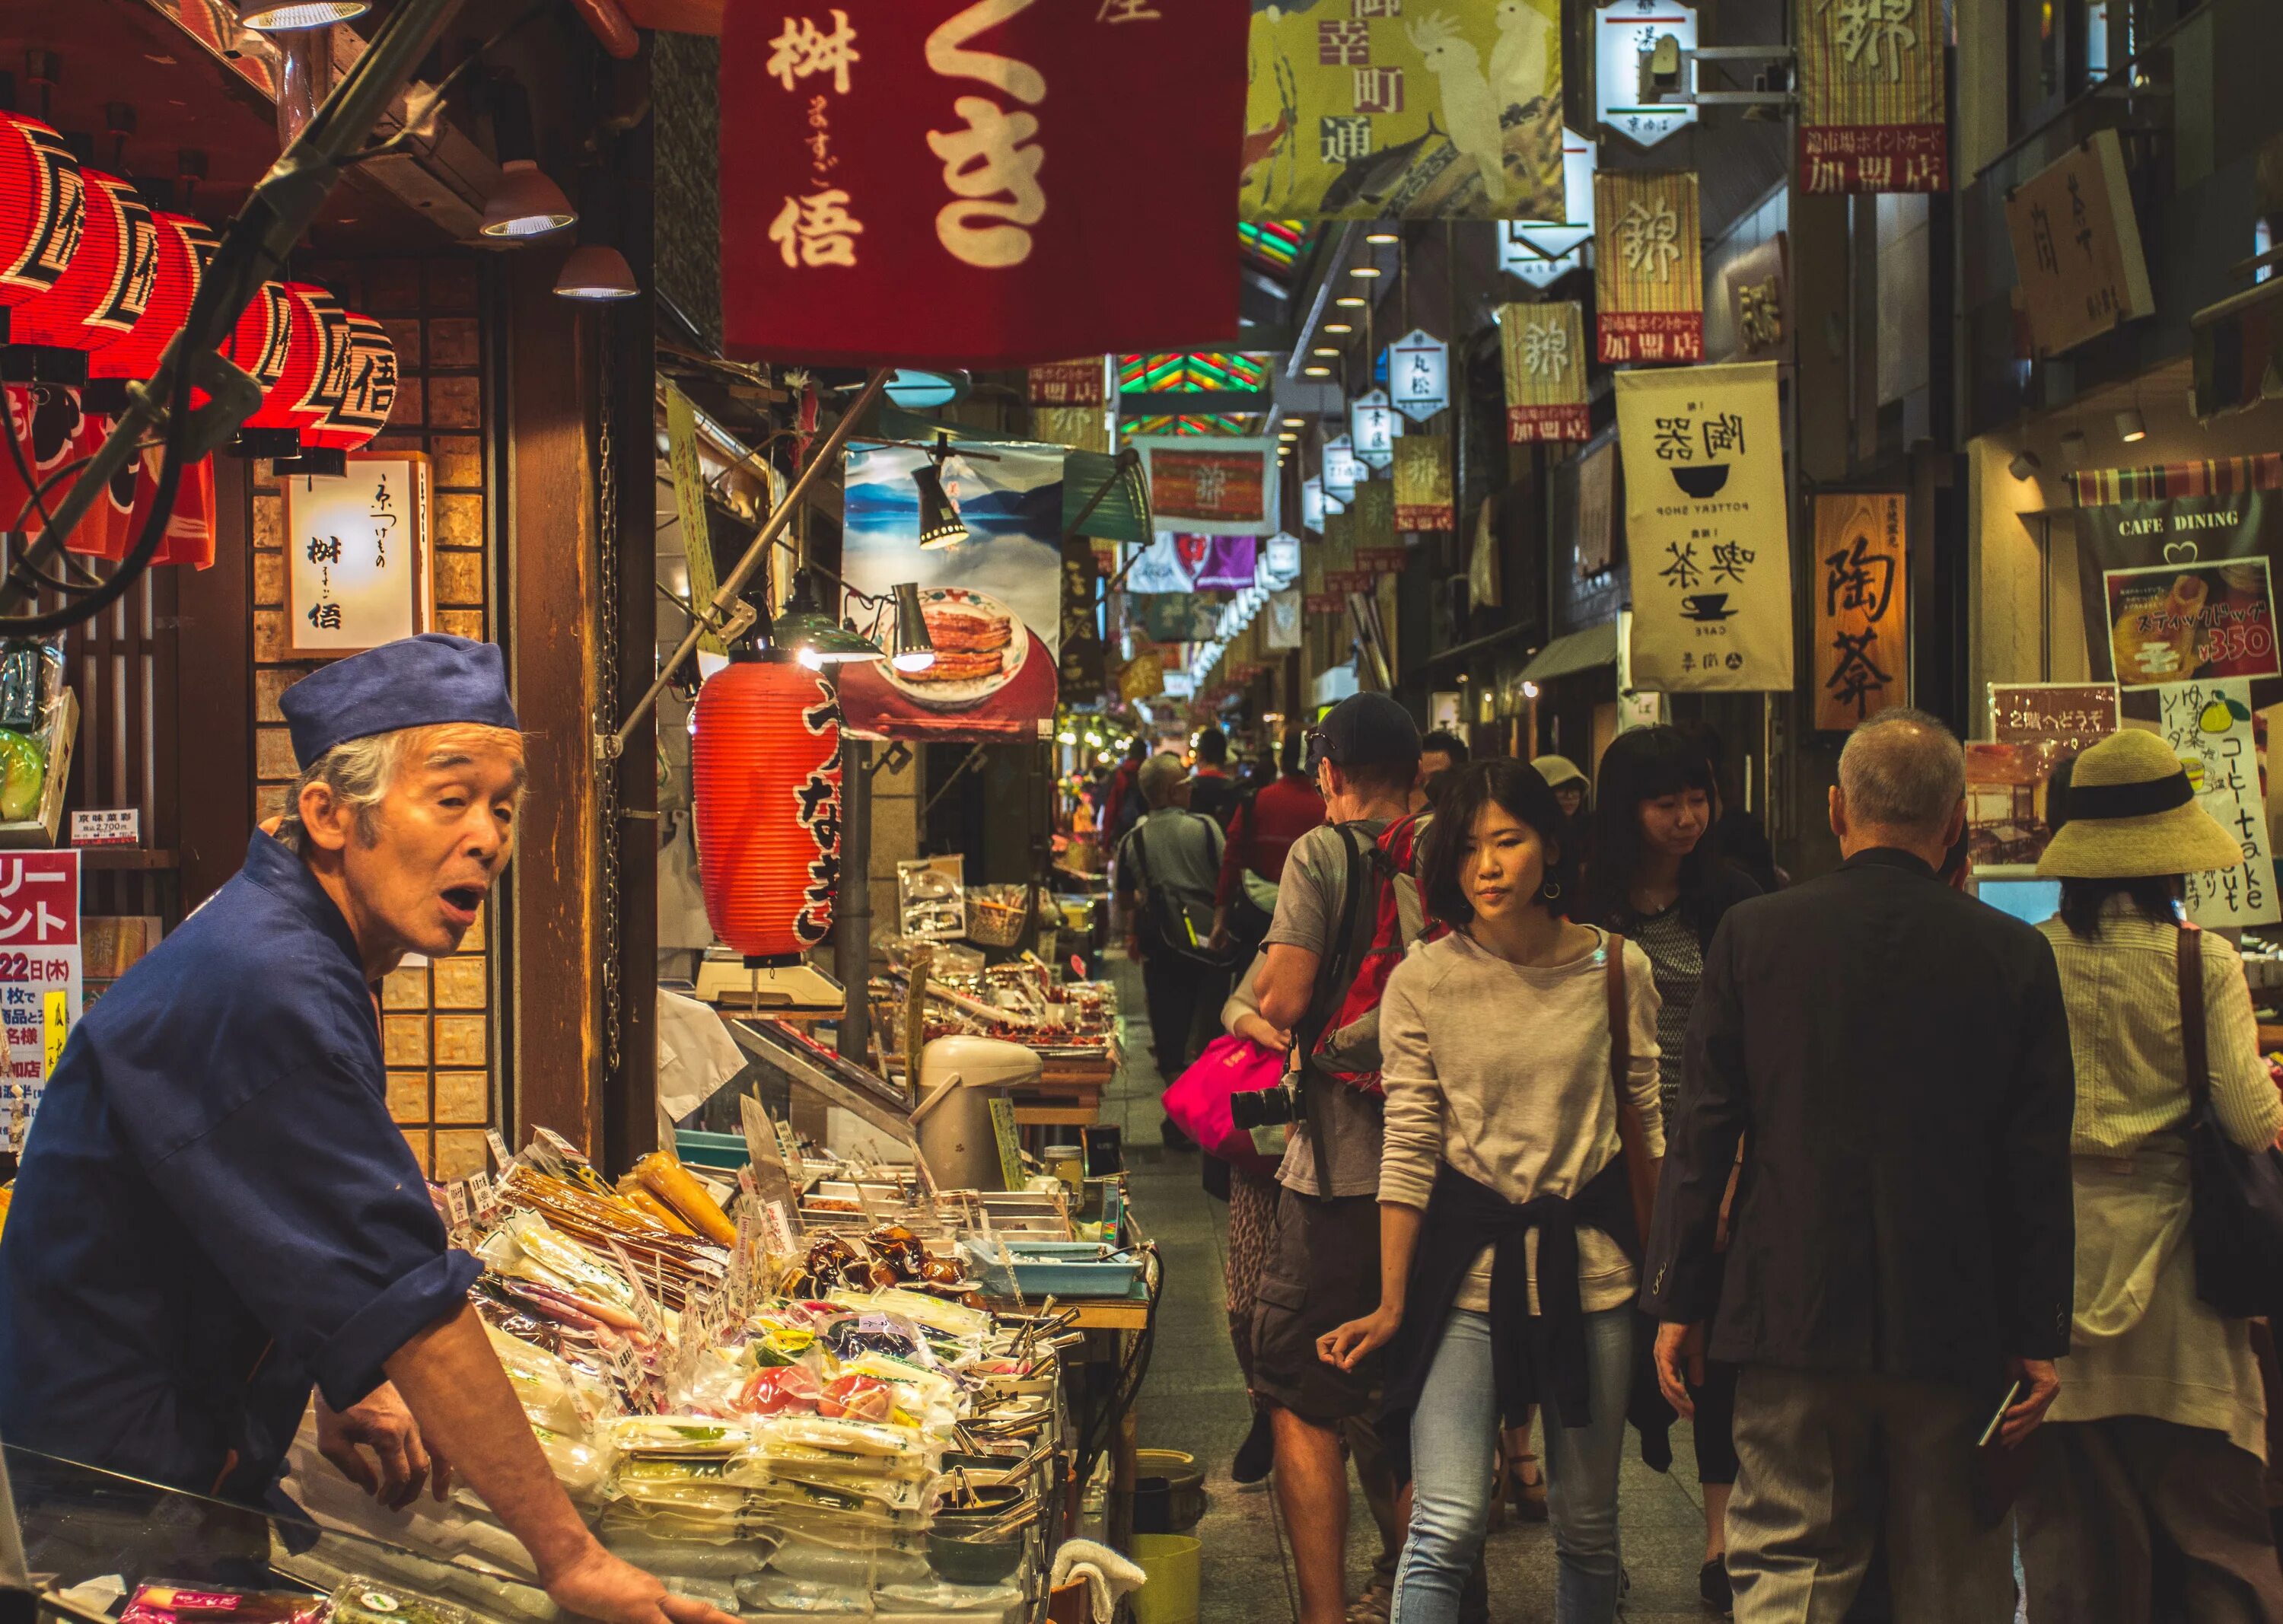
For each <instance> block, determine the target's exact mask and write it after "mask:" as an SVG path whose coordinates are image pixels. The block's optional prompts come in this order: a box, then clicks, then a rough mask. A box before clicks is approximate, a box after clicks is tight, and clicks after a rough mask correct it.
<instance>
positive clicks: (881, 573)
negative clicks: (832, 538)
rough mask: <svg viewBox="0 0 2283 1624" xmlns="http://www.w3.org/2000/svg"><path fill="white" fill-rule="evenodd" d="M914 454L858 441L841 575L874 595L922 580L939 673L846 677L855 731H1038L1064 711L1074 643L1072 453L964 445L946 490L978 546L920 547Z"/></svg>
mask: <svg viewBox="0 0 2283 1624" xmlns="http://www.w3.org/2000/svg"><path fill="white" fill-rule="evenodd" d="M927 458H928V452H927V451H926V450H924V449H922V448H919V447H916V446H903V445H879V444H873V443H866V442H861V441H859V442H852V443H851V445H850V446H849V448H848V452H847V459H846V464H845V468H844V471H843V479H844V481H845V496H844V499H843V512H844V518H843V528H842V539H841V549H842V551H841V573H842V574H844V575H845V577H846V578H847V581H848V583H849V585H851V586H853V587H854V588H855V589H857V590H859V591H861V592H865V593H869V594H872V595H875V596H882V597H884V596H887V595H889V594H891V593H892V591H893V589H894V588H895V587H896V585H897V584H898V583H899V582H918V583H919V588H920V611H921V613H922V614H923V616H924V617H925V618H926V621H927V629H928V636H929V637H930V638H931V640H932V641H933V642H934V644H935V664H934V665H933V666H932V667H931V668H928V669H927V670H925V671H915V672H903V671H897V670H894V669H892V668H890V666H889V665H888V662H887V661H885V660H866V661H858V662H854V663H852V664H849V665H845V666H842V667H840V668H839V669H838V671H837V672H836V673H835V674H834V675H835V680H836V682H837V683H838V687H839V690H840V707H841V711H842V713H843V716H844V725H845V727H846V728H847V729H848V730H850V731H851V732H853V733H855V734H858V735H860V736H862V737H867V738H978V739H979V738H1009V737H1025V736H1028V735H1033V734H1035V733H1036V732H1037V730H1038V724H1039V723H1040V722H1044V721H1047V720H1048V719H1050V718H1051V717H1052V716H1053V715H1054V709H1055V697H1056V678H1057V675H1058V664H1057V662H1058V660H1059V659H1060V653H1061V643H1062V511H1063V453H1062V450H1061V449H1060V448H1058V447H1053V446H1041V445H1035V444H1028V443H1025V442H1022V441H960V442H958V444H957V445H956V446H955V447H954V449H953V451H952V453H951V455H950V456H949V457H947V458H946V459H945V460H944V463H943V466H942V478H943V488H944V494H945V495H946V496H949V497H950V498H951V502H952V504H953V506H954V507H955V508H956V509H958V511H959V517H960V520H961V522H962V523H963V524H964V525H965V526H966V527H967V532H968V539H967V540H966V541H964V542H962V543H960V544H959V545H957V546H955V547H942V548H923V547H921V546H920V544H919V539H918V538H919V487H918V486H917V484H916V483H915V481H914V480H913V477H912V476H913V475H914V474H915V473H916V472H918V471H919V469H920V468H921V467H922V466H923V464H924V463H925V462H926V461H927Z"/></svg>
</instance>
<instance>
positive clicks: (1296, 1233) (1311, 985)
mask: <svg viewBox="0 0 2283 1624" xmlns="http://www.w3.org/2000/svg"><path fill="white" fill-rule="evenodd" d="M1307 747H1308V767H1309V769H1310V770H1311V771H1312V772H1313V773H1314V774H1315V777H1316V784H1317V787H1318V788H1319V789H1321V791H1322V792H1323V796H1324V809H1325V813H1326V816H1328V818H1329V822H1328V823H1326V824H1320V825H1319V826H1318V827H1316V828H1314V829H1312V830H1310V831H1309V832H1307V833H1306V834H1305V835H1302V836H1301V837H1300V838H1299V839H1297V840H1295V841H1294V842H1293V843H1292V848H1291V850H1290V853H1289V854H1287V855H1286V857H1285V859H1284V872H1283V876H1282V879H1281V880H1280V881H1279V882H1278V884H1277V887H1276V915H1275V918H1274V922H1273V923H1271V925H1269V927H1268V933H1267V935H1266V937H1265V938H1264V941H1265V943H1266V960H1265V962H1264V964H1262V966H1261V970H1260V973H1259V976H1258V979H1257V980H1255V982H1254V984H1253V994H1254V996H1255V997H1256V998H1257V999H1258V1002H1259V1005H1260V1017H1261V1019H1264V1020H1266V1022H1268V1024H1269V1025H1271V1026H1273V1027H1276V1028H1277V1029H1278V1030H1279V1031H1283V1032H1292V1033H1295V1034H1297V1042H1298V1043H1299V1046H1300V1047H1301V1050H1302V1052H1303V1053H1304V1054H1305V1053H1306V1052H1307V1050H1308V1049H1309V1048H1311V1047H1313V1042H1314V1036H1315V1030H1313V1029H1312V1027H1313V1028H1315V1029H1321V1025H1322V1018H1323V1015H1324V1013H1325V1011H1327V1010H1328V1009H1329V1007H1330V1005H1331V1004H1333V1003H1336V1000H1337V998H1338V996H1339V995H1340V994H1341V993H1342V992H1344V990H1345V985H1344V983H1345V982H1346V981H1349V980H1353V979H1354V976H1355V972H1356V970H1357V968H1358V966H1359V964H1360V956H1359V954H1358V952H1357V951H1356V949H1355V947H1354V944H1353V943H1352V941H1344V940H1343V939H1342V937H1341V922H1342V918H1343V916H1344V913H1345V912H1346V908H1345V904H1346V902H1347V900H1348V886H1349V881H1350V877H1351V875H1361V874H1367V873H1368V872H1369V870H1368V868H1367V866H1364V865H1367V863H1368V861H1369V858H1370V854H1371V849H1372V846H1373V843H1374V842H1375V841H1376V840H1377V839H1378V838H1379V836H1380V834H1381V832H1383V831H1384V830H1385V829H1386V827H1387V826H1388V825H1389V824H1391V823H1393V822H1394V821H1395V820H1396V819H1398V818H1399V817H1402V816H1406V814H1407V813H1408V812H1409V810H1410V804H1411V790H1412V785H1414V783H1415V782H1416V781H1417V779H1418V776H1419V726H1418V724H1417V723H1416V722H1414V721H1412V719H1411V714H1410V713H1409V712H1408V711H1406V710H1405V709H1404V708H1403V707H1402V706H1400V705H1399V704H1398V703H1397V702H1396V701H1395V700H1394V699H1391V698H1389V697H1388V696H1387V695H1385V694H1383V693H1360V694H1355V695H1352V696H1351V697H1349V698H1348V699H1343V700H1341V701H1340V702H1339V703H1338V704H1337V705H1335V706H1334V707H1332V708H1331V709H1330V710H1329V712H1327V713H1326V714H1325V716H1324V719H1323V721H1322V722H1321V723H1320V724H1319V725H1318V726H1317V727H1316V728H1315V729H1314V730H1313V731H1311V732H1310V733H1309V735H1308V740H1307ZM1372 904H1373V897H1372V895H1371V894H1369V893H1364V894H1360V897H1359V899H1358V907H1357V909H1356V910H1355V916H1356V917H1355V919H1354V920H1353V921H1352V926H1351V932H1350V935H1351V937H1352V936H1353V935H1354V934H1355V933H1356V932H1357V931H1358V930H1360V933H1361V934H1362V936H1363V937H1364V938H1365V939H1368V937H1369V935H1370V933H1371V928H1372V925H1373V922H1374V915H1375V909H1374V907H1373V905H1372ZM1344 947H1345V948H1346V949H1347V950H1346V951H1343V950H1342V949H1343V948H1344ZM1343 966H1344V968H1343ZM1335 981H1337V982H1340V983H1341V984H1340V985H1337V986H1335V985H1332V983H1333V982H1335ZM1320 983H1321V993H1322V999H1321V1002H1320V1001H1319V991H1320ZM1303 1102H1304V1104H1305V1107H1306V1110H1305V1120H1301V1121H1297V1122H1295V1123H1294V1124H1293V1125H1292V1128H1291V1131H1290V1136H1289V1137H1288V1139H1287V1142H1286V1148H1285V1152H1284V1159H1283V1161H1282V1164H1281V1165H1280V1167H1279V1168H1278V1170H1277V1175H1276V1176H1277V1182H1278V1183H1280V1184H1282V1186H1283V1190H1282V1193H1281V1194H1280V1196H1279V1198H1278V1202H1277V1210H1276V1235H1275V1238H1274V1241H1273V1242H1272V1243H1271V1245H1270V1249H1269V1254H1268V1259H1267V1261H1266V1263H1265V1264H1264V1265H1263V1267H1262V1272H1261V1279H1260V1285H1259V1291H1258V1295H1257V1297H1256V1299H1255V1307H1254V1309H1253V1325H1252V1339H1253V1377H1252V1386H1253V1391H1254V1393H1255V1394H1256V1395H1257V1396H1258V1397H1259V1398H1260V1399H1261V1400H1262V1401H1263V1402H1264V1403H1265V1404H1266V1406H1267V1407H1268V1409H1269V1413H1270V1416H1271V1417H1272V1425H1274V1429H1275V1437H1276V1494H1277V1498H1278V1501H1279V1502H1280V1503H1281V1504H1282V1510H1283V1512H1284V1523H1285V1526H1286V1528H1287V1529H1288V1530H1289V1531H1290V1535H1291V1540H1292V1565H1293V1570H1294V1573H1295V1575H1296V1576H1297V1579H1298V1581H1299V1586H1300V1624H1333V1621H1334V1620H1338V1619H1340V1618H1341V1617H1342V1614H1343V1609H1344V1603H1345V1599H1346V1598H1345V1596H1344V1586H1345V1582H1346V1572H1347V1563H1346V1540H1347V1527H1348V1482H1347V1462H1346V1458H1345V1455H1346V1452H1348V1451H1352V1452H1353V1453H1354V1454H1355V1455H1356V1456H1357V1467H1358V1471H1359V1472H1360V1474H1361V1475H1362V1478H1363V1482H1364V1487H1365V1490H1366V1493H1367V1496H1368V1497H1369V1498H1370V1499H1371V1501H1372V1514H1373V1519H1374V1520H1375V1522H1376V1523H1377V1524H1378V1525H1379V1528H1380V1538H1381V1543H1382V1547H1383V1549H1382V1552H1381V1558H1380V1561H1379V1565H1378V1567H1377V1570H1376V1571H1375V1574H1374V1577H1373V1580H1372V1585H1371V1589H1370V1590H1369V1591H1368V1592H1367V1594H1366V1596H1365V1597H1364V1602H1363V1604H1364V1605H1365V1606H1366V1607H1367V1608H1368V1610H1370V1611H1372V1612H1375V1613H1379V1614H1382V1615H1383V1614H1384V1612H1385V1611H1386V1605H1387V1597H1389V1595H1390V1594H1391V1590H1392V1588H1393V1581H1394V1569H1395V1558H1396V1555H1397V1553H1398V1550H1399V1547H1400V1545H1401V1532H1400V1529H1399V1527H1398V1526H1397V1525H1396V1520H1395V1511H1394V1504H1393V1489H1394V1485H1393V1483H1392V1481H1391V1479H1390V1478H1389V1477H1388V1475H1387V1473H1386V1471H1385V1468H1384V1467H1383V1466H1382V1465H1380V1464H1379V1462H1378V1456H1379V1451H1378V1448H1377V1439H1376V1437H1375V1434H1374V1433H1373V1432H1372V1428H1371V1420H1370V1417H1371V1413H1372V1411H1373V1410H1374V1409H1375V1408H1376V1401H1377V1391H1376V1390H1377V1387H1378V1385H1379V1371H1378V1369H1377V1364H1376V1362H1375V1361H1369V1362H1365V1363H1363V1364H1360V1365H1359V1366H1358V1367H1357V1368H1356V1369H1355V1370H1342V1369H1341V1368H1340V1367H1339V1366H1337V1365H1336V1364H1333V1363H1330V1362H1328V1361H1327V1360H1325V1359H1322V1358H1321V1357H1319V1355H1318V1346H1317V1345H1318V1342H1319V1340H1320V1339H1321V1338H1322V1337H1324V1336H1325V1335H1327V1334H1328V1333H1329V1332H1330V1331H1332V1330H1334V1329H1335V1328H1336V1327H1337V1326H1339V1325H1342V1324H1344V1323H1346V1322H1347V1320H1348V1319H1350V1318H1354V1317H1360V1316H1363V1315H1367V1314H1369V1313H1371V1312H1372V1311H1373V1310H1374V1309H1375V1308H1377V1307H1378V1306H1379V1273H1378V1269H1377V1264H1376V1260H1377V1258H1378V1255H1379V1154H1380V1144H1381V1139H1382V1130H1381V1122H1380V1103H1379V1101H1378V1100H1377V1099H1376V1098H1375V1097H1372V1096H1370V1095H1367V1094H1366V1093H1364V1092H1363V1091H1361V1090H1360V1089H1351V1088H1348V1087H1346V1086H1344V1085H1343V1084H1341V1083H1337V1082H1333V1081H1325V1080H1322V1079H1318V1078H1313V1077H1311V1078H1309V1079H1308V1080H1307V1081H1305V1082H1304V1084H1303Z"/></svg>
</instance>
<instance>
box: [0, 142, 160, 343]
mask: <svg viewBox="0 0 2283 1624" xmlns="http://www.w3.org/2000/svg"><path fill="white" fill-rule="evenodd" d="M80 176H81V180H82V183H83V184H82V188H81V193H82V199H83V200H84V215H85V226H84V229H83V230H82V232H81V234H80V239H79V248H78V251H77V252H76V253H74V254H73V255H72V260H71V264H70V266H69V268H68V269H66V270H65V272H64V273H63V275H61V276H60V277H57V278H56V281H55V285H54V286H52V287H51V288H49V289H48V291H47V292H46V293H42V294H40V295H39V296H38V297H37V298H35V299H27V300H26V301H24V302H23V303H22V304H20V305H18V306H17V307H16V309H15V313H14V315H13V316H12V318H11V320H10V322H9V334H8V336H9V341H10V343H11V345H12V346H13V347H16V354H17V355H18V356H20V357H22V359H23V361H25V362H27V363H29V366H30V371H29V373H28V376H29V378H31V379H36V380H38V381H42V382H50V383H60V384H68V385H72V386H78V385H80V384H82V383H85V382H86V381H87V376H88V356H89V355H90V353H92V352H94V351H97V350H100V349H102V348H104V347H105V346H106V345H109V344H112V343H114V342H116V341H117V340H121V339H123V338H125V337H126V336H127V335H128V334H129V332H133V331H134V328H135V324H136V322H137V321H139V320H140V319H141V318H142V316H143V313H144V310H146V309H148V308H150V304H151V288H152V283H153V282H154V281H155V280H156V277H157V272H158V265H159V232H158V228H157V227H156V226H155V225H153V224H152V219H151V206H150V205H149V204H147V203H145V202H144V200H143V197H142V194H141V193H140V192H138V191H136V190H135V188H134V186H133V185H131V184H130V183H128V182H126V181H123V180H121V179H120V178H119V177H118V176H115V175H105V174H104V173H103V172H102V171H101V170H100V169H82V171H80ZM26 346H29V349H28V350H27V349H26V348H25V347H26ZM9 374H10V376H11V377H12V378H14V379H16V380H17V381H19V382H22V381H24V380H25V374H23V373H22V372H21V371H19V367H18V366H16V365H12V366H11V367H10V369H9Z"/></svg>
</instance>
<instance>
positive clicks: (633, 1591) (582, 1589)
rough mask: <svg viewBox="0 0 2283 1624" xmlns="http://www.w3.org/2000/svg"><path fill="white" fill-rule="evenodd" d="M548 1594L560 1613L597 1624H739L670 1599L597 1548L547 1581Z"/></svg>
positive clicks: (689, 1601)
mask: <svg viewBox="0 0 2283 1624" xmlns="http://www.w3.org/2000/svg"><path fill="white" fill-rule="evenodd" d="M547 1594H548V1595H549V1597H552V1598H553V1600H554V1602H555V1604H556V1605H557V1606H558V1607H560V1608H562V1609H563V1610H564V1611H565V1612H575V1613H577V1614H578V1615H579V1616H580V1618H584V1619H594V1620H598V1621H599V1624H739V1621H738V1620H737V1619H736V1616H735V1615H734V1614H731V1613H727V1612H722V1611H721V1609H720V1608H719V1607H714V1606H710V1605H708V1604H706V1603H705V1602H701V1601H698V1600H696V1599H695V1598H694V1597H687V1596H674V1595H672V1594H669V1593H668V1591H667V1590H666V1587H665V1586H664V1585H662V1584H660V1583H659V1582H658V1581H657V1580H656V1579H654V1578H652V1577H651V1575H650V1574H648V1573H643V1571H642V1569H640V1568H638V1567H636V1566H635V1565H633V1564H632V1563H630V1562H622V1561H620V1560H619V1558H616V1557H614V1556H612V1554H611V1553H610V1552H609V1551H607V1550H604V1549H603V1548H602V1546H601V1545H599V1544H596V1545H594V1546H592V1547H591V1548H590V1549H589V1550H588V1553H587V1554H586V1555H585V1556H584V1557H582V1558H579V1559H577V1560H575V1561H573V1563H572V1564H571V1565H569V1566H567V1567H565V1568H564V1569H563V1570H562V1571H560V1572H559V1573H555V1574H553V1575H552V1576H550V1577H549V1579H548V1581H547Z"/></svg>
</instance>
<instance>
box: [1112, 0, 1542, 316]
mask: <svg viewBox="0 0 2283 1624" xmlns="http://www.w3.org/2000/svg"><path fill="white" fill-rule="evenodd" d="M1115 3H1116V4H1131V3H1132V0H1115ZM1251 14H1252V34H1251V42H1250V44H1249V47H1248V51H1247V79H1248V89H1247V93H1246V98H1245V108H1244V149H1243V160H1242V161H1243V189H1242V192H1241V195H1240V199H1239V204H1238V209H1239V212H1240V213H1241V214H1242V215H1243V216H1244V217H1245V218H1247V219H1251V220H1285V219H1291V218H1295V217H1299V218H1305V219H1312V220H1383V219H1405V220H1549V219H1550V220H1559V219H1561V218H1562V217H1563V211H1562V8H1561V5H1560V4H1559V3H1558V0H1313V3H1308V0H1296V3H1295V4H1283V5H1268V4H1255V5H1253V6H1252V8H1251ZM1095 99H1096V103H1097V105H1114V104H1112V103H1110V102H1107V101H1103V100H1101V99H1100V98H1095ZM1201 331H1202V330H1201Z"/></svg>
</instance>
